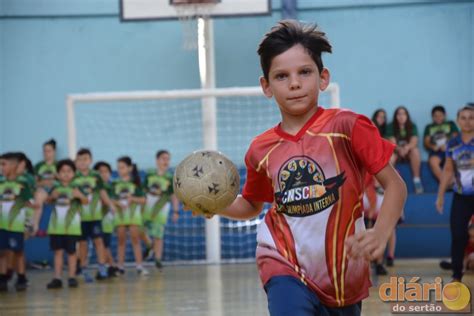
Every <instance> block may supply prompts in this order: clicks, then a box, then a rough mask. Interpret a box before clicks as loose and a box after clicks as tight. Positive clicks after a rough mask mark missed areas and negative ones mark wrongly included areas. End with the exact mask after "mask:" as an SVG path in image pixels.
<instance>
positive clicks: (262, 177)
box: [242, 146, 273, 203]
mask: <svg viewBox="0 0 474 316" xmlns="http://www.w3.org/2000/svg"><path fill="white" fill-rule="evenodd" d="M251 155H252V146H251V147H250V149H249V151H248V152H247V154H246V156H245V166H246V168H247V178H246V180H245V184H244V188H243V189H242V196H243V197H244V198H245V199H246V200H247V201H253V202H268V203H272V202H273V186H272V183H271V180H270V179H269V178H268V177H267V175H266V174H265V172H264V170H259V171H257V168H256V166H255V165H254V164H255V163H254V162H253V161H252V158H251Z"/></svg>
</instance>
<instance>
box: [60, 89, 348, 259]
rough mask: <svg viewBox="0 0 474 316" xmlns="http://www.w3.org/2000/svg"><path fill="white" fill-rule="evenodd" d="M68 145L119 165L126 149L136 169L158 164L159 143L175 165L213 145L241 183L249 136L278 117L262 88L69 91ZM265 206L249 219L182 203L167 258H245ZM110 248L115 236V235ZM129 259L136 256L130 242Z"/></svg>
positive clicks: (327, 100)
mask: <svg viewBox="0 0 474 316" xmlns="http://www.w3.org/2000/svg"><path fill="white" fill-rule="evenodd" d="M319 104H320V105H322V106H323V107H338V106H339V88H338V86H337V84H334V83H332V84H331V85H330V86H329V88H328V89H327V90H326V91H324V92H323V93H322V94H321V95H320V99H319ZM67 116H68V117H67V124H68V150H69V155H70V156H71V157H74V156H75V152H76V151H77V149H79V148H82V147H86V148H89V149H91V151H92V153H93V158H94V161H98V160H105V161H107V162H109V163H111V165H112V166H113V168H114V169H115V168H116V159H117V158H118V157H119V156H122V155H129V156H131V157H132V159H133V160H134V161H135V162H136V163H137V165H138V167H139V169H141V170H146V169H149V168H154V167H155V154H156V152H157V151H158V150H159V149H166V150H168V151H169V152H170V153H171V165H172V167H174V166H176V165H177V164H178V163H179V162H180V161H181V160H182V159H183V158H184V157H186V156H187V155H188V154H190V153H191V152H193V151H195V150H199V149H203V148H207V149H217V150H219V151H221V152H222V153H224V154H225V155H226V156H228V157H229V158H230V159H231V160H232V161H233V162H234V163H235V164H236V165H237V167H238V169H239V171H240V176H241V184H243V183H244V182H245V166H244V156H245V153H246V151H247V149H248V146H249V144H250V142H251V141H252V139H253V137H255V136H256V135H258V134H260V133H262V132H263V131H265V130H267V129H269V128H271V127H273V126H275V125H276V124H277V123H278V122H279V121H280V113H279V110H278V106H277V105H276V104H275V102H274V100H273V99H268V98H266V97H264V96H263V94H262V92H261V88H260V87H247V88H219V89H208V90H204V89H196V90H170V91H131V92H107V93H86V94H71V95H69V96H68V98H67ZM263 216H264V213H262V214H261V215H260V216H259V217H258V218H255V219H251V220H247V221H233V220H228V219H224V218H218V219H217V220H214V221H211V222H210V221H206V220H204V219H203V218H199V217H192V216H191V214H190V213H189V212H183V211H182V210H180V218H179V220H178V221H177V222H176V223H173V222H172V221H171V220H169V223H168V225H167V226H166V229H165V237H164V256H163V259H164V261H165V262H166V261H167V262H199V261H201V262H220V261H234V260H236V261H244V260H251V259H253V258H254V257H255V247H256V231H257V226H258V224H259V223H260V222H261V220H262V219H263ZM112 249H113V251H115V249H116V247H115V240H114V239H113V240H112ZM127 259H129V260H133V255H132V251H131V249H130V247H129V245H128V247H127Z"/></svg>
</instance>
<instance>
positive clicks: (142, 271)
mask: <svg viewBox="0 0 474 316" xmlns="http://www.w3.org/2000/svg"><path fill="white" fill-rule="evenodd" d="M137 273H138V274H139V275H143V276H145V275H149V274H150V272H148V270H147V269H145V268H144V267H137Z"/></svg>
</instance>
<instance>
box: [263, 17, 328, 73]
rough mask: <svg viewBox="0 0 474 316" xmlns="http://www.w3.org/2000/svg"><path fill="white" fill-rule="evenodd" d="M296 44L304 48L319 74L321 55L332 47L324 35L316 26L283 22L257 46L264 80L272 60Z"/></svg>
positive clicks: (321, 68) (321, 63) (321, 61)
mask: <svg viewBox="0 0 474 316" xmlns="http://www.w3.org/2000/svg"><path fill="white" fill-rule="evenodd" d="M297 44H300V45H301V46H303V47H304V48H305V50H306V51H307V52H308V54H309V55H310V56H311V58H312V59H313V60H314V62H315V63H316V66H318V70H319V72H320V73H321V71H322V70H323V68H324V66H323V60H322V59H321V53H323V52H327V53H331V52H332V47H331V44H330V43H329V40H328V39H327V37H326V34H325V33H324V32H321V31H320V30H318V29H317V25H316V24H303V23H300V22H298V21H296V20H283V21H280V22H278V24H277V25H275V26H274V27H272V29H271V30H270V32H268V33H267V34H265V36H264V37H263V40H262V41H261V42H260V45H259V46H258V50H257V53H258V55H259V56H260V66H261V67H262V71H263V76H264V77H265V79H267V80H268V73H269V72H270V66H271V64H272V60H273V58H275V57H276V56H278V55H280V54H282V53H284V52H286V51H287V50H288V49H290V48H292V47H293V46H295V45H297Z"/></svg>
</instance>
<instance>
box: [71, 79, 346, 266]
mask: <svg viewBox="0 0 474 316" xmlns="http://www.w3.org/2000/svg"><path fill="white" fill-rule="evenodd" d="M324 93H328V94H329V99H330V104H328V106H329V105H330V106H331V107H340V92H339V85H338V84H337V83H331V84H330V85H329V86H328V88H327V89H326V90H325V91H324ZM236 96H263V92H262V88H261V87H259V86H257V87H233V88H211V89H190V90H164V91H159V90H158V91H154V90H152V91H129V92H93V93H82V94H69V95H67V98H66V113H67V133H68V137H67V139H68V154H69V157H70V158H71V159H74V158H75V155H76V152H77V131H76V118H75V108H76V107H77V106H80V105H81V104H87V103H97V102H101V101H103V102H106V101H114V102H121V101H122V102H127V101H145V100H165V99H168V100H169V99H199V98H200V99H201V100H202V102H201V108H202V111H201V112H202V125H203V126H202V128H203V135H202V138H203V145H204V148H203V149H209V150H218V149H219V148H218V146H217V132H218V131H217V109H216V98H218V97H236ZM112 104H114V103H104V104H103V105H104V106H111V105H112ZM220 240H221V238H220V226H219V217H218V216H214V217H213V218H212V219H211V220H207V221H206V261H207V262H208V263H220V262H221V244H220Z"/></svg>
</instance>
